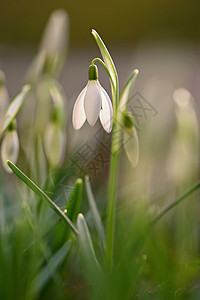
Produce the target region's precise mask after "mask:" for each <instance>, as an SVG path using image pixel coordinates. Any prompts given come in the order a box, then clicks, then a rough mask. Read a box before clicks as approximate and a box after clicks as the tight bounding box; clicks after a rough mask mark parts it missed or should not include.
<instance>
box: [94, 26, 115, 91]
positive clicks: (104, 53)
mask: <svg viewBox="0 0 200 300" xmlns="http://www.w3.org/2000/svg"><path fill="white" fill-rule="evenodd" d="M92 35H93V36H94V38H95V41H96V43H97V45H98V47H99V50H100V52H101V55H102V57H103V59H104V62H105V64H106V66H107V68H108V70H109V72H110V75H111V78H112V81H113V85H114V89H115V90H114V91H113V92H114V95H116V94H117V93H118V75H117V71H116V68H115V65H114V62H113V60H112V58H111V55H110V53H109V52H108V49H107V48H106V46H105V44H104V42H103V41H102V39H101V38H100V36H99V35H98V33H97V32H96V31H95V30H94V29H92ZM111 86H112V85H111Z"/></svg>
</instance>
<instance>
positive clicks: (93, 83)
mask: <svg viewBox="0 0 200 300" xmlns="http://www.w3.org/2000/svg"><path fill="white" fill-rule="evenodd" d="M88 79H89V81H88V84H87V86H86V87H85V88H84V89H83V90H82V92H81V93H80V94H79V96H78V98H77V100H76V102H75V105H74V109H73V117H72V121H73V126H74V129H75V130H78V129H80V128H81V127H82V126H83V124H84V123H85V120H86V119H87V121H88V123H89V124H90V126H94V124H95V123H96V121H97V119H98V117H99V119H100V121H101V124H102V126H103V128H104V129H105V131H107V132H111V130H112V123H113V108H112V103H111V100H110V97H109V96H108V94H107V93H106V91H105V90H104V88H103V87H102V86H101V85H100V83H99V81H98V69H97V67H96V66H95V65H90V66H89V70H88Z"/></svg>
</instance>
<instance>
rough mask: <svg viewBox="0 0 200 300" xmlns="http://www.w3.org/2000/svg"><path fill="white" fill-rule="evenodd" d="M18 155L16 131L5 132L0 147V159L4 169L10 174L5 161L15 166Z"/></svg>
mask: <svg viewBox="0 0 200 300" xmlns="http://www.w3.org/2000/svg"><path fill="white" fill-rule="evenodd" d="M18 155H19V138H18V134H17V131H16V129H12V130H9V129H8V130H7V131H6V133H5V136H4V138H3V142H2V146H1V159H2V163H3V167H4V169H5V170H6V171H7V172H8V173H11V172H12V170H11V169H10V168H9V167H8V165H7V160H10V161H12V162H13V163H14V164H16V162H17V159H18Z"/></svg>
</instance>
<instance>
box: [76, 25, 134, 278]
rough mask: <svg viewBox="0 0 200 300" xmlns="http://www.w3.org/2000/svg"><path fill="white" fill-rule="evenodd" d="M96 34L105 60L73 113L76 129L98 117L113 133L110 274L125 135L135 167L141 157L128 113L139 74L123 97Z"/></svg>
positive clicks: (108, 246) (92, 70)
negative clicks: (103, 82)
mask: <svg viewBox="0 0 200 300" xmlns="http://www.w3.org/2000/svg"><path fill="white" fill-rule="evenodd" d="M92 34H93V36H94V38H95V40H96V42H97V44H98V46H99V49H100V52H101V54H102V57H103V61H102V60H101V59H100V58H95V59H93V60H92V64H91V66H90V67H89V72H88V75H89V76H88V79H89V81H88V84H87V86H86V87H85V88H84V89H83V91H82V92H81V93H80V95H79V96H78V98H77V100H76V102H75V105H74V110H73V118H72V121H73V125H74V128H75V129H76V130H78V129H80V128H81V127H82V126H83V124H84V122H85V120H86V119H87V120H88V123H89V124H90V125H91V126H94V124H95V123H96V121H97V119H98V116H99V118H100V121H101V123H102V125H103V128H104V129H105V130H106V131H107V132H110V131H111V130H112V146H111V153H112V155H111V162H110V175H109V192H108V204H107V216H108V217H107V235H106V257H105V261H106V270H107V271H108V272H110V271H111V269H112V262H113V250H114V229H115V205H116V198H117V169H118V160H119V149H120V148H121V143H122V139H121V138H122V133H123V136H124V137H125V138H126V135H127V134H129V135H131V137H132V141H130V142H129V144H127V145H126V143H124V147H125V150H126V152H127V156H128V158H129V159H130V160H131V162H132V164H133V166H135V165H137V162H138V157H139V143H138V137H137V132H136V129H135V127H134V122H133V118H132V117H131V116H130V114H128V111H127V106H128V100H129V98H130V93H131V90H132V87H133V85H134V82H135V78H136V76H137V74H138V70H135V71H134V72H133V73H132V74H131V76H130V77H129V79H128V81H127V83H126V85H125V87H124V89H123V91H122V93H121V96H120V97H119V81H118V74H117V71H116V68H115V65H114V63H113V60H112V58H111V56H110V54H109V52H108V50H107V48H106V46H105V45H104V43H103V41H102V40H101V38H100V36H99V35H98V33H97V32H96V31H95V30H92ZM97 61H98V62H100V63H101V64H102V66H103V67H104V69H105V71H106V72H107V74H108V76H109V79H110V84H111V92H112V104H111V101H110V98H109V96H108V94H107V93H106V92H105V90H104V89H103V88H102V87H101V86H100V84H99V82H98V70H97V67H96V65H95V64H94V63H95V62H97Z"/></svg>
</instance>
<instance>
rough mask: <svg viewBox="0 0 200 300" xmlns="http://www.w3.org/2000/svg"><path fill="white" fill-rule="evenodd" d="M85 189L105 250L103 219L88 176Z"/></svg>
mask: <svg viewBox="0 0 200 300" xmlns="http://www.w3.org/2000/svg"><path fill="white" fill-rule="evenodd" d="M85 187H86V192H87V196H88V201H89V205H90V209H91V213H92V218H93V221H94V225H95V227H96V230H97V232H98V234H99V238H100V241H101V244H102V247H103V249H104V250H105V248H106V238H105V232H104V228H103V224H102V222H101V217H100V214H99V211H98V208H97V205H96V202H95V199H94V195H93V193H92V189H91V185H90V180H89V177H88V176H86V178H85Z"/></svg>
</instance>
